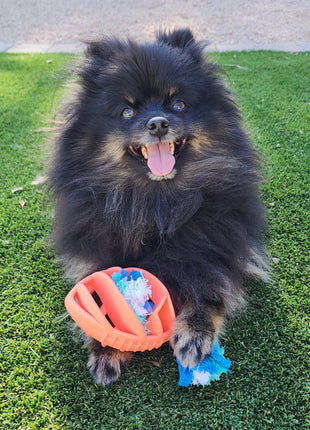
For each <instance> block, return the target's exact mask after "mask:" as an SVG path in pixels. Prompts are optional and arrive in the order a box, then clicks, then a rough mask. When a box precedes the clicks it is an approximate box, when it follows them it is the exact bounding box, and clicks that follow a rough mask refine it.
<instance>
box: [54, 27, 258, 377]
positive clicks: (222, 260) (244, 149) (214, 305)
mask: <svg viewBox="0 0 310 430" xmlns="http://www.w3.org/2000/svg"><path fill="white" fill-rule="evenodd" d="M78 76H79V84H80V85H79V90H78V92H77V95H76V99H75V101H74V102H73V103H71V104H70V106H69V108H68V109H67V112H66V117H65V123H64V126H63V127H62V129H61V130H60V132H59V134H58V136H57V151H56V155H55V159H54V163H53V166H52V169H51V183H52V187H53V190H54V193H55V200H56V217H55V228H54V240H55V244H56V248H57V251H58V253H59V255H60V256H61V259H62V261H63V263H64V266H65V269H66V272H67V275H68V276H70V277H71V279H72V280H74V281H77V280H79V279H81V278H82V277H84V276H86V275H87V274H89V273H91V272H93V271H96V270H103V269H105V268H107V267H109V266H114V265H117V266H122V267H126V266H136V267H141V268H144V269H146V270H149V271H150V272H153V273H154V274H155V275H156V276H157V277H159V278H160V279H161V280H162V281H163V282H164V284H165V285H166V286H167V287H168V288H169V290H170V292H171V296H172V298H173V300H174V304H175V307H176V310H177V312H178V316H177V318H176V321H175V324H174V327H173V336H172V338H171V344H172V346H173V348H174V353H175V355H176V356H177V357H178V358H179V359H180V361H181V363H182V364H183V365H184V366H187V365H188V366H193V365H196V364H197V363H199V362H200V361H201V360H202V359H203V358H204V356H206V355H207V354H209V353H210V351H211V349H212V346H213V342H214V339H215V337H216V336H217V335H218V334H219V332H220V331H221V330H222V327H223V321H224V319H225V317H226V316H227V315H229V314H231V313H232V312H234V311H235V310H236V309H237V308H238V307H240V305H242V303H243V289H242V283H243V280H244V278H246V277H247V276H255V277H259V278H263V279H265V277H266V264H265V258H264V252H263V249H262V241H261V235H262V230H263V225H264V222H263V212H264V211H263V208H262V204H261V202H260V199H259V195H258V187H259V181H260V177H259V174H258V158H257V155H256V153H255V151H254V149H253V148H252V146H251V144H250V142H249V140H248V137H247V135H246V134H245V132H244V131H243V130H242V127H241V125H240V115H239V111H238V109H237V107H236V105H235V103H234V102H233V100H232V97H231V94H230V92H229V91H228V90H227V89H226V87H225V86H224V85H223V80H222V78H221V74H220V71H219V69H218V68H217V67H216V66H215V65H213V64H211V63H210V62H209V61H207V60H206V57H205V54H204V53H203V45H202V44H200V43H197V42H195V40H194V38H193V35H192V33H191V32H190V30H177V31H173V32H168V33H159V34H158V35H157V38H156V41H155V42H154V43H149V44H138V43H135V42H133V41H122V40H116V39H104V40H102V41H99V42H92V43H90V44H89V46H88V49H87V51H86V59H85V62H84V63H83V65H82V66H80V67H79V70H78ZM158 117H159V118H160V120H159V122H158ZM159 141H161V142H163V147H164V148H166V149H167V148H168V146H167V144H168V142H170V148H171V150H172V151H173V152H174V156H173V157H174V160H173V159H171V156H169V155H167V154H166V152H165V153H164V152H161V150H160V147H159ZM152 145H153V146H152ZM151 146H152V147H151ZM143 148H145V149H143ZM152 148H153V149H154V148H157V149H158V152H159V153H160V157H164V158H165V157H167V159H169V160H170V161H169V162H170V163H171V160H172V164H174V163H175V164H174V166H173V167H172V168H171V166H170V167H169V168H166V169H164V168H160V172H159V173H158V172H157V171H156V169H155V171H154V169H153V168H151V167H152V165H150V166H151V167H150V168H149V165H148V161H147V162H146V160H145V157H144V155H146V156H147V155H150V153H151V149H152ZM166 149H165V151H166ZM145 150H146V151H147V153H145ZM156 163H157V164H158V163H159V164H160V160H159V158H158V155H157V161H156ZM88 347H89V362H88V365H89V367H90V370H91V373H92V374H93V376H94V378H95V380H96V382H97V383H101V384H103V385H104V384H107V383H109V382H112V381H113V380H115V379H117V378H118V377H119V376H120V373H121V369H122V367H125V366H126V365H127V363H128V362H129V359H130V354H129V353H121V352H119V351H116V350H114V349H112V348H103V347H102V346H101V345H100V344H99V343H98V342H97V341H94V340H93V339H89V340H88Z"/></svg>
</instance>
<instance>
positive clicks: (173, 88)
mask: <svg viewBox="0 0 310 430" xmlns="http://www.w3.org/2000/svg"><path fill="white" fill-rule="evenodd" d="M177 91H178V89H177V87H171V88H170V89H169V96H170V97H173V96H174V95H175V94H176V92H177Z"/></svg>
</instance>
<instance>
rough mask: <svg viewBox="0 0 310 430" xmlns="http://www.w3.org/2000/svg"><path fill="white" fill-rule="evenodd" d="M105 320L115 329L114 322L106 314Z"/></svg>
mask: <svg viewBox="0 0 310 430" xmlns="http://www.w3.org/2000/svg"><path fill="white" fill-rule="evenodd" d="M105 317H106V319H107V320H108V321H109V323H110V324H111V326H112V327H115V324H114V322H113V321H112V320H111V318H110V317H109V315H108V314H105Z"/></svg>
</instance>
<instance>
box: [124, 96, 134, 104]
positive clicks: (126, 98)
mask: <svg viewBox="0 0 310 430" xmlns="http://www.w3.org/2000/svg"><path fill="white" fill-rule="evenodd" d="M125 100H126V101H127V102H128V103H129V104H131V105H134V104H135V99H134V98H133V97H132V96H131V95H130V94H127V95H126V96H125Z"/></svg>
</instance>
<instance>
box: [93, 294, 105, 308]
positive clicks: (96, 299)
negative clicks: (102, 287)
mask: <svg viewBox="0 0 310 430" xmlns="http://www.w3.org/2000/svg"><path fill="white" fill-rule="evenodd" d="M91 295H92V297H93V299H94V300H95V302H96V303H97V305H98V306H99V308H101V306H102V301H101V299H100V297H99V296H98V294H97V292H96V291H93V292H92V293H91Z"/></svg>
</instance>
